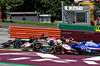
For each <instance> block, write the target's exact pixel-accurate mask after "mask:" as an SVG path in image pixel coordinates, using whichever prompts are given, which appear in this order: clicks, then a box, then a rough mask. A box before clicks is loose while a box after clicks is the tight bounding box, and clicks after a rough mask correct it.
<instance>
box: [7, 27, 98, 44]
mask: <svg viewBox="0 0 100 66" xmlns="http://www.w3.org/2000/svg"><path fill="white" fill-rule="evenodd" d="M9 33H10V38H16V37H20V38H29V37H41V35H42V34H44V35H46V36H52V37H55V38H57V39H61V37H65V38H66V37H72V38H74V39H75V41H84V40H93V41H94V42H100V32H96V31H80V30H67V29H47V28H32V27H16V26H10V27H9Z"/></svg>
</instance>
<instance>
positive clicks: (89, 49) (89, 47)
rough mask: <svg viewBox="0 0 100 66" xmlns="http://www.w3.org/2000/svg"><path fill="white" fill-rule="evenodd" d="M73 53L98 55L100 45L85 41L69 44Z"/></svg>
mask: <svg viewBox="0 0 100 66" xmlns="http://www.w3.org/2000/svg"><path fill="white" fill-rule="evenodd" d="M68 45H69V46H70V47H71V48H72V49H73V53H74V52H78V54H85V53H88V54H98V53H100V44H99V43H95V42H93V41H83V42H82V43H69V44H68Z"/></svg>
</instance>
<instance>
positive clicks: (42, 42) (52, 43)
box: [21, 36, 71, 54]
mask: <svg viewBox="0 0 100 66" xmlns="http://www.w3.org/2000/svg"><path fill="white" fill-rule="evenodd" d="M32 40H33V39H32ZM21 47H22V50H29V48H33V51H42V52H43V51H44V52H53V53H55V54H62V53H71V47H70V46H69V45H67V44H62V41H61V40H58V39H56V38H54V37H50V36H42V37H41V38H35V39H34V40H33V42H31V43H29V42H26V43H24V44H23V45H22V46H21Z"/></svg>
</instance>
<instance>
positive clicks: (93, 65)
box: [0, 23, 100, 66]
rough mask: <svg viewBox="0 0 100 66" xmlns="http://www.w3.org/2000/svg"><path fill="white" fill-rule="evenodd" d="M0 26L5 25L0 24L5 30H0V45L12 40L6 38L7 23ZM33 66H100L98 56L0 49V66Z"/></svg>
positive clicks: (99, 57)
mask: <svg viewBox="0 0 100 66" xmlns="http://www.w3.org/2000/svg"><path fill="white" fill-rule="evenodd" d="M2 24H5V25H6V27H5V26H3V25H1V23H0V25H1V26H2V27H5V28H0V43H2V42H5V41H7V40H8V39H14V38H9V37H8V29H7V28H8V26H9V25H8V23H2ZM13 26H14V25H13ZM15 26H16V25H15ZM17 26H18V25H17ZM25 27H27V26H25ZM29 27H30V26H29ZM33 27H34V26H33ZM44 27H45V26H44ZM39 28H43V26H42V27H41V26H39ZM49 28H50V27H49ZM23 64H24V65H23ZM34 65H35V66H100V56H89V55H68V54H63V55H56V54H53V53H44V52H29V51H14V50H10V49H5V50H4V49H0V66H34Z"/></svg>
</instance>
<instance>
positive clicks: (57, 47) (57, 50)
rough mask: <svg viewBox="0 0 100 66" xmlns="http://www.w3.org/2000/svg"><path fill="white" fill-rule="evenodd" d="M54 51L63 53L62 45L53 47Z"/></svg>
mask: <svg viewBox="0 0 100 66" xmlns="http://www.w3.org/2000/svg"><path fill="white" fill-rule="evenodd" d="M54 53H55V54H62V53H63V47H62V46H61V45H56V46H55V47H54Z"/></svg>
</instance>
